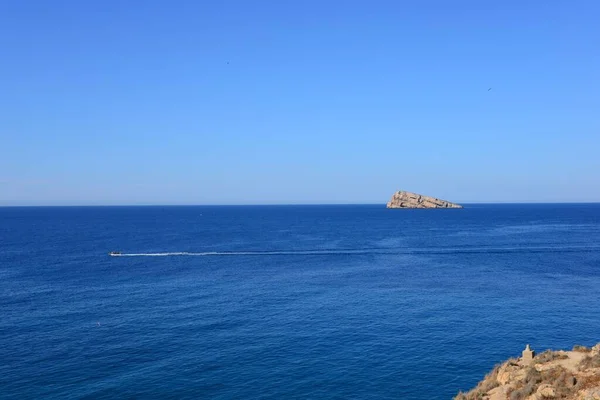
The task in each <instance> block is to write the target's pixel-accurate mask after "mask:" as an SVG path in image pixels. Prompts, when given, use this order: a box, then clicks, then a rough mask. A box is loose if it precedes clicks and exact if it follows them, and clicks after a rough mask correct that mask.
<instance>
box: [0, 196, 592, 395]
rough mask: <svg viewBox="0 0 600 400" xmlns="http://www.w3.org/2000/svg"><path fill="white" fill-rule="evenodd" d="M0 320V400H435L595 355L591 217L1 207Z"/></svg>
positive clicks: (583, 210) (492, 209)
mask: <svg viewBox="0 0 600 400" xmlns="http://www.w3.org/2000/svg"><path fill="white" fill-rule="evenodd" d="M111 250H118V251H122V252H123V255H122V256H120V257H110V256H108V252H109V251H111ZM0 311H1V318H0V398H14V399H24V398H60V399H79V398H116V397H118V398H189V399H195V398H205V399H449V398H451V397H452V396H453V395H455V394H456V393H457V392H458V391H459V390H460V389H463V390H464V389H468V388H470V387H472V386H474V385H475V384H476V382H477V381H478V380H479V379H481V378H482V377H483V375H484V374H485V373H486V372H488V370H489V369H490V368H492V367H493V365H494V364H496V363H498V362H500V361H502V360H504V359H506V358H508V357H511V356H516V355H518V354H519V353H520V351H521V350H522V349H523V347H524V346H525V344H526V343H530V344H531V346H532V347H533V348H534V349H538V350H543V349H546V348H570V347H572V346H573V345H574V344H583V345H592V344H595V343H597V342H600V205H598V204H577V205H566V204H562V205H532V204H529V205H471V206H467V207H466V208H465V209H462V210H386V209H385V208H384V207H382V206H260V207H259V206H256V207H64V208H61V207H58V208H51V207H49V208H43V207H39V208H0Z"/></svg>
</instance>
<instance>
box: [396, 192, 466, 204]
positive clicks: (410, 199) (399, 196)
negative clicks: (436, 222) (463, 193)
mask: <svg viewBox="0 0 600 400" xmlns="http://www.w3.org/2000/svg"><path fill="white" fill-rule="evenodd" d="M387 208H462V206H461V205H459V204H455V203H451V202H449V201H446V200H440V199H436V198H435V197H430V196H423V195H421V194H417V193H411V192H406V191H404V190H400V191H398V192H396V193H394V195H393V196H392V199H391V200H390V201H388V203H387Z"/></svg>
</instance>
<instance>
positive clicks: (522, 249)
mask: <svg viewBox="0 0 600 400" xmlns="http://www.w3.org/2000/svg"><path fill="white" fill-rule="evenodd" d="M581 251H583V252H595V251H600V246H588V245H581V246H580V245H571V246H519V247H515V246H511V247H508V246H506V247H449V248H394V249H391V248H387V249H375V248H371V249H338V250H263V251H261V250H257V251H205V252H187V251H176V252H160V253H121V254H113V255H112V257H177V256H191V257H217V256H313V255H314V256H336V255H370V254H373V255H377V254H380V255H386V254H387V255H427V254H485V253H490V254H502V253H570V252H581Z"/></svg>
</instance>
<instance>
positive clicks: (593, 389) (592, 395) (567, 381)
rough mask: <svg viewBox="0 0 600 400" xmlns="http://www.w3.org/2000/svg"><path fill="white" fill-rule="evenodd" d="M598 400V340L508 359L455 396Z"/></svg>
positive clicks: (462, 398)
mask: <svg viewBox="0 0 600 400" xmlns="http://www.w3.org/2000/svg"><path fill="white" fill-rule="evenodd" d="M485 399H488V400H542V399H565V400H600V343H599V344H597V345H596V346H594V347H592V348H588V347H584V346H575V347H574V348H573V350H572V351H552V350H546V351H544V352H543V353H541V354H538V355H537V356H535V357H534V358H533V360H532V361H531V362H530V363H525V362H524V361H523V359H522V358H521V359H510V360H508V361H506V362H505V363H503V364H501V365H497V366H496V367H494V369H493V370H492V372H490V373H489V374H488V375H487V376H486V377H485V378H484V379H483V380H482V381H481V382H479V384H478V385H477V386H476V387H475V388H474V389H472V390H470V391H469V392H466V393H462V392H460V393H459V394H458V395H457V396H456V397H455V400H485Z"/></svg>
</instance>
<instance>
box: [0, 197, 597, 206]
mask: <svg viewBox="0 0 600 400" xmlns="http://www.w3.org/2000/svg"><path fill="white" fill-rule="evenodd" d="M444 200H446V199H444ZM453 202H454V201H453ZM456 204H460V205H462V206H473V205H519V204H523V205H527V204H531V205H536V204H539V205H544V204H557V205H560V204H565V205H568V204H600V200H596V201H480V202H475V201H470V202H460V201H457V202H456ZM253 206H256V207H261V206H266V207H275V206H383V207H384V208H385V206H386V202H383V203H375V202H374V203H256V204H254V203H239V204H235V203H224V204H213V203H206V204H200V203H198V204H175V203H172V204H169V203H164V204H161V203H156V204H154V203H148V204H127V203H123V204H4V205H0V208H3V207H5V208H8V207H253Z"/></svg>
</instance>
